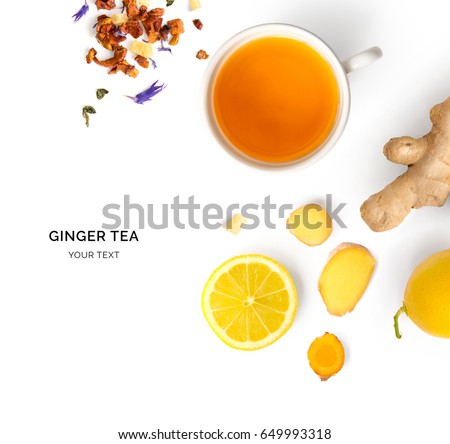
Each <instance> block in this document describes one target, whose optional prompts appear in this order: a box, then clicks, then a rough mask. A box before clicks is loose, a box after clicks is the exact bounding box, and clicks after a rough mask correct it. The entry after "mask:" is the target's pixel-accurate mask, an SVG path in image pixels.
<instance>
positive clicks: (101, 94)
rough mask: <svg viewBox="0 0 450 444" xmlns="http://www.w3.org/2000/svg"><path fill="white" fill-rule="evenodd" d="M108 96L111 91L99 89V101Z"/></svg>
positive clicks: (97, 93)
mask: <svg viewBox="0 0 450 444" xmlns="http://www.w3.org/2000/svg"><path fill="white" fill-rule="evenodd" d="M106 94H109V91H108V90H107V89H104V88H99V89H97V92H96V95H97V99H98V100H102V99H103V97H105V96H106Z"/></svg>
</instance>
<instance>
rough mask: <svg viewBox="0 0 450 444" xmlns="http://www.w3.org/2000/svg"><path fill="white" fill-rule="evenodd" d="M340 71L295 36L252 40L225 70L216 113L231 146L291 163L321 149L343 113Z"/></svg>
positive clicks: (215, 96) (215, 95) (216, 91)
mask: <svg viewBox="0 0 450 444" xmlns="http://www.w3.org/2000/svg"><path fill="white" fill-rule="evenodd" d="M339 91H340V89H339V85H338V81H337V79H336V76H335V73H334V71H333V69H332V67H331V66H330V64H329V63H328V61H327V60H326V59H325V58H324V57H322V55H320V54H319V53H318V52H317V51H316V50H315V49H313V48H312V47H311V46H309V45H308V44H307V43H304V42H302V41H300V40H296V39H294V38H290V37H278V36H267V37H260V38H257V39H255V40H253V41H250V42H247V43H245V44H243V45H242V46H240V47H238V48H237V49H236V50H234V51H233V52H231V53H230V55H228V57H227V58H226V59H225V60H224V62H223V63H222V65H221V66H220V67H219V70H218V72H217V76H216V78H215V82H214V84H213V88H212V110H213V113H214V116H215V119H216V122H217V125H218V127H219V129H220V131H221V132H222V134H223V136H224V137H225V138H226V139H227V140H228V142H229V143H230V144H231V145H232V146H233V147H234V148H235V149H236V150H238V151H240V152H241V153H242V154H244V155H245V156H247V157H250V158H251V159H254V160H256V161H260V162H264V163H274V164H276V163H280V164H284V163H289V162H293V161H296V160H298V159H301V158H303V157H306V156H308V155H309V154H310V153H312V152H314V151H315V150H316V149H318V148H319V147H320V146H321V145H322V144H323V143H324V142H325V141H326V139H327V137H328V136H329V134H330V133H331V132H332V131H333V128H334V125H335V122H336V118H337V114H338V111H339V101H340V97H339V95H340V94H339Z"/></svg>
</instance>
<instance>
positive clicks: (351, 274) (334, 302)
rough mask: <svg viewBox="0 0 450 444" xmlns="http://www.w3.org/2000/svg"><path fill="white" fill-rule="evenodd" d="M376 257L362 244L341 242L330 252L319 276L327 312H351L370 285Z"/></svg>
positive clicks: (339, 314) (335, 313) (334, 313)
mask: <svg viewBox="0 0 450 444" xmlns="http://www.w3.org/2000/svg"><path fill="white" fill-rule="evenodd" d="M374 268H375V259H374V258H373V256H372V255H371V254H370V251H369V250H368V249H367V248H365V247H363V246H362V245H358V244H352V243H343V244H341V245H339V246H338V247H337V248H336V249H335V250H334V251H333V252H332V253H331V255H330V259H329V260H328V262H327V264H326V265H325V268H324V269H323V271H322V274H321V275H320V279H319V292H320V294H321V295H322V299H323V302H324V303H325V306H326V307H327V310H328V313H330V314H332V315H334V316H343V315H345V314H346V313H349V312H351V311H352V310H353V309H354V308H355V307H356V304H357V303H358V302H359V300H360V299H361V297H362V295H363V294H364V292H365V291H366V289H367V286H368V285H369V282H370V278H371V277H372V273H373V270H374Z"/></svg>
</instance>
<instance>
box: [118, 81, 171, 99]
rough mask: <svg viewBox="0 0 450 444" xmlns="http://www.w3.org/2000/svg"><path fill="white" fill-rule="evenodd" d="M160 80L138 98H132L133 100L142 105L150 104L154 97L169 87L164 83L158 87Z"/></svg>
mask: <svg viewBox="0 0 450 444" xmlns="http://www.w3.org/2000/svg"><path fill="white" fill-rule="evenodd" d="M157 83H158V80H157V81H156V82H155V83H153V84H152V85H151V86H150V88H147V89H145V90H144V91H142V92H141V93H139V94H137V95H136V97H130V96H127V97H128V98H130V99H131V100H133V101H134V102H135V103H137V104H139V105H142V104H143V103H145V102H148V101H150V100H152V99H153V97H155V96H156V94H158V93H160V92H161V91H162V90H163V89H164V88H165V87H166V86H167V85H165V84H164V83H163V84H162V85H157Z"/></svg>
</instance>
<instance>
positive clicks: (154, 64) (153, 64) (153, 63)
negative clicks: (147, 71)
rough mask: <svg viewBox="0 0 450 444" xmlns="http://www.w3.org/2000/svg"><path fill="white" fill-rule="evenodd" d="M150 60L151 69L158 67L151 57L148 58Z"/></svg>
mask: <svg viewBox="0 0 450 444" xmlns="http://www.w3.org/2000/svg"><path fill="white" fill-rule="evenodd" d="M150 61H151V62H152V66H153V69H156V68H158V66H157V65H156V62H155V61H154V60H153V59H152V58H150Z"/></svg>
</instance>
